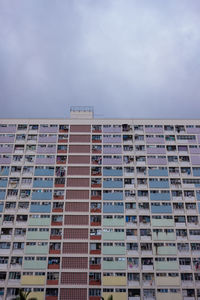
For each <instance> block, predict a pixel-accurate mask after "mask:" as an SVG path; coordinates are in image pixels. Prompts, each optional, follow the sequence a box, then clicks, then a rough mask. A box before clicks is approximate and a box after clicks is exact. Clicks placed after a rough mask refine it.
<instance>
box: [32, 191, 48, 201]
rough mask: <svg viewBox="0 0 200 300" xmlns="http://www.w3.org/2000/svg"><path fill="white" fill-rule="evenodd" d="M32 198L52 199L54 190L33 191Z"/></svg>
mask: <svg viewBox="0 0 200 300" xmlns="http://www.w3.org/2000/svg"><path fill="white" fill-rule="evenodd" d="M31 199H32V200H51V199H52V192H46V193H43V192H33V193H32V198H31Z"/></svg>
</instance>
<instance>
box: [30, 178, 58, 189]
mask: <svg viewBox="0 0 200 300" xmlns="http://www.w3.org/2000/svg"><path fill="white" fill-rule="evenodd" d="M52 187H53V179H52V180H38V179H36V180H34V181H33V188H52Z"/></svg>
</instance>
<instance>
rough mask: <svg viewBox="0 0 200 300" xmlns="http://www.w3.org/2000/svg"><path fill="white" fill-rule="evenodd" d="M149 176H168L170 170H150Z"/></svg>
mask: <svg viewBox="0 0 200 300" xmlns="http://www.w3.org/2000/svg"><path fill="white" fill-rule="evenodd" d="M148 173H149V176H160V177H162V176H168V170H148Z"/></svg>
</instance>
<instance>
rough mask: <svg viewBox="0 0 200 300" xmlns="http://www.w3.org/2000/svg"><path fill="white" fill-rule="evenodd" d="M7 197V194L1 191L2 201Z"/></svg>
mask: <svg viewBox="0 0 200 300" xmlns="http://www.w3.org/2000/svg"><path fill="white" fill-rule="evenodd" d="M5 196H6V192H2V191H0V200H4V199H5Z"/></svg>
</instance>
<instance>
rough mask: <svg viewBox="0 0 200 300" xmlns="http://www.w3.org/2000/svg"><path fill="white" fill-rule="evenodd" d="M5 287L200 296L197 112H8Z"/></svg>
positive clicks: (0, 243)
mask: <svg viewBox="0 0 200 300" xmlns="http://www.w3.org/2000/svg"><path fill="white" fill-rule="evenodd" d="M0 143H1V145H0V163H1V167H0V226H1V228H0V299H7V300H11V299H15V298H16V295H17V293H18V291H19V289H20V288H21V289H23V290H24V291H29V290H31V291H32V292H31V293H30V295H29V297H36V298H37V299H38V300H43V299H46V300H58V299H61V300H100V299H101V297H104V299H105V300H107V299H108V297H109V296H110V295H112V296H113V299H114V300H139V299H144V300H168V299H173V300H181V299H183V300H197V299H200V120H160V119H157V120H150V119H149V120H147V119H143V120H142V119H94V118H93V111H92V109H91V108H77V107H74V108H72V109H71V118H70V119H1V120H0Z"/></svg>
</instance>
